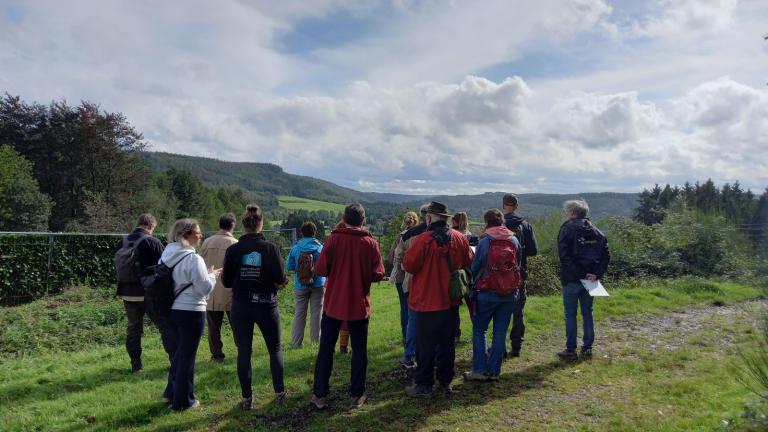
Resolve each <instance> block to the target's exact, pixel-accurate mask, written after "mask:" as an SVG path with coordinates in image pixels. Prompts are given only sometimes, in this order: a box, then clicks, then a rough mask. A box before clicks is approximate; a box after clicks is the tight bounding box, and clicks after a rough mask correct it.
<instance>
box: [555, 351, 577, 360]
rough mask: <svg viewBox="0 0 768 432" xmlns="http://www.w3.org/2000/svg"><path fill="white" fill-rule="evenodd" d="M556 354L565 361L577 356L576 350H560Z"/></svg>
mask: <svg viewBox="0 0 768 432" xmlns="http://www.w3.org/2000/svg"><path fill="white" fill-rule="evenodd" d="M557 356H558V357H560V360H567V361H573V360H576V359H577V358H578V356H577V355H576V351H568V350H563V351H560V352H559V353H557Z"/></svg>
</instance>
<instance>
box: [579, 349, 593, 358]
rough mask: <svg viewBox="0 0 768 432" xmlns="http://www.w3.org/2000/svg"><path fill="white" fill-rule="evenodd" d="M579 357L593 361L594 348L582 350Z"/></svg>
mask: <svg viewBox="0 0 768 432" xmlns="http://www.w3.org/2000/svg"><path fill="white" fill-rule="evenodd" d="M579 357H581V358H585V359H591V358H592V348H587V349H583V348H582V350H581V353H580V354H579Z"/></svg>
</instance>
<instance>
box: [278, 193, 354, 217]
mask: <svg viewBox="0 0 768 432" xmlns="http://www.w3.org/2000/svg"><path fill="white" fill-rule="evenodd" d="M277 200H278V203H279V205H280V207H282V208H285V209H288V210H306V211H318V210H327V211H329V212H333V213H339V212H343V211H344V204H336V203H331V202H326V201H315V200H311V199H307V198H299V197H295V196H288V195H278V197H277Z"/></svg>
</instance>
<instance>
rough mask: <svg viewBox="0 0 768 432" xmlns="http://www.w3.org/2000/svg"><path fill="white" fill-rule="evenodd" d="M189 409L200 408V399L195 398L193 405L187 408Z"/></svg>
mask: <svg viewBox="0 0 768 432" xmlns="http://www.w3.org/2000/svg"><path fill="white" fill-rule="evenodd" d="M187 409H191V410H197V409H200V401H199V400H197V399H195V401H194V402H192V405H190V406H189V408H187Z"/></svg>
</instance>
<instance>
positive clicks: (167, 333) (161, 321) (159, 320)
mask: <svg viewBox="0 0 768 432" xmlns="http://www.w3.org/2000/svg"><path fill="white" fill-rule="evenodd" d="M123 305H124V306H125V315H126V317H127V318H128V328H127V329H126V335H125V336H126V337H125V350H126V351H128V356H129V357H130V358H131V365H132V366H134V367H135V368H141V367H142V363H141V336H142V335H143V334H144V314H146V315H148V316H149V319H150V320H151V321H152V322H153V323H154V324H155V326H157V329H158V330H159V331H160V338H161V339H162V341H163V349H165V352H166V353H167V354H168V361H171V360H172V359H173V354H174V353H175V352H176V338H175V337H174V334H175V332H174V330H173V328H172V324H171V321H170V319H169V318H168V317H164V316H159V315H155V314H153V313H150V312H149V311H147V310H146V308H145V307H144V302H143V301H125V300H123Z"/></svg>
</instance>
